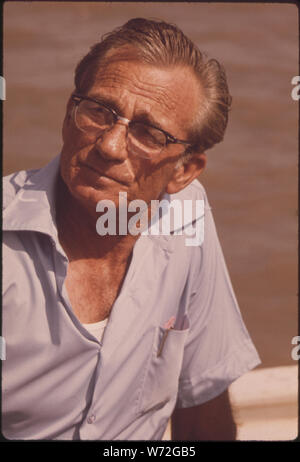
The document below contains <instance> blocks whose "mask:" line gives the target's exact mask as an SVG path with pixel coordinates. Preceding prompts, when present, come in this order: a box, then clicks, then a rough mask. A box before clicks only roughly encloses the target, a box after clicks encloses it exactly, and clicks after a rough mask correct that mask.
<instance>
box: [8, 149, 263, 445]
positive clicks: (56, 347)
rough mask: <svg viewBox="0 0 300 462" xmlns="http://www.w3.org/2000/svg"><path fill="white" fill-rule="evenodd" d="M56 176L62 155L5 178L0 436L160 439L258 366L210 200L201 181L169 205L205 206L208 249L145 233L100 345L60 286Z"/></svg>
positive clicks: (63, 260) (63, 261) (63, 268)
mask: <svg viewBox="0 0 300 462" xmlns="http://www.w3.org/2000/svg"><path fill="white" fill-rule="evenodd" d="M58 167H59V156H58V157H56V158H55V159H54V160H53V161H52V162H50V164H48V165H47V166H46V167H44V168H42V169H39V170H34V171H26V172H25V171H22V172H18V173H15V174H13V175H10V176H9V177H6V178H5V179H4V207H5V211H4V214H3V230H4V232H3V240H4V247H3V291H4V293H3V318H2V319H3V329H2V336H4V338H5V342H6V360H4V361H3V362H2V378H3V384H2V414H3V415H2V432H3V434H4V436H5V437H7V438H9V439H75V440H77V439H81V440H160V439H161V438H162V437H163V434H164V432H165V429H166V426H167V423H168V420H169V418H170V415H171V414H172V412H173V410H174V408H175V406H177V407H190V406H196V405H198V404H201V403H204V402H205V401H208V400H210V399H212V398H214V397H216V396H217V395H219V394H220V393H222V392H223V391H224V390H225V389H226V388H227V387H228V386H229V385H230V383H231V382H232V381H234V380H235V379H236V378H238V377H239V376H240V375H242V374H243V373H245V372H246V371H248V370H249V369H252V368H254V367H255V366H256V365H258V364H259V363H260V360H259V357H258V354H257V352H256V349H255V347H254V346H253V344H252V341H251V339H250V337H249V334H248V332H247V329H246V327H245V325H244V323H243V320H242V317H241V314H240V311H239V308H238V305H237V302H236V299H235V296H234V293H233V290H232V286H231V283H230V280H229V276H228V272H227V269H226V266H225V263H224V259H223V255H222V250H221V248H220V244H219V241H218V237H217V234H216V230H215V226H214V222H213V218H212V214H211V210H210V207H209V205H208V202H207V198H206V194H205V191H204V189H203V187H202V186H201V185H200V183H199V182H198V181H197V180H196V181H194V182H193V183H192V184H191V185H189V186H188V187H187V188H185V189H184V190H183V191H181V192H180V193H178V194H175V195H173V196H172V197H174V198H176V199H178V198H179V199H180V200H184V199H194V200H196V199H203V200H204V201H205V207H204V210H205V216H204V242H203V243H202V244H201V245H199V246H197V247H195V246H192V247H188V246H186V245H185V239H184V236H183V235H182V236H181V235H169V236H152V235H148V236H146V235H145V236H141V237H140V238H139V239H138V240H137V242H136V244H135V246H134V249H133V257H132V261H131V264H130V267H129V269H128V272H127V274H126V278H125V281H124V284H123V286H122V289H121V291H120V294H119V296H118V298H117V299H116V301H115V303H114V305H113V308H112V311H111V314H110V316H109V320H108V323H107V326H106V328H105V331H104V336H103V339H102V342H99V341H98V340H97V339H96V338H95V337H94V336H93V335H92V334H91V333H89V332H88V331H87V330H86V329H85V327H84V326H83V325H82V324H81V323H80V321H79V320H78V319H77V317H76V316H75V315H74V313H73V310H72V306H71V304H70V301H69V298H68V295H67V292H66V288H65V285H64V281H65V277H66V272H67V267H68V259H67V257H66V255H65V252H64V251H63V249H62V247H61V245H60V243H59V241H58V237H57V229H56V224H55V210H54V192H55V179H56V176H57V173H58ZM62 200H63V198H62ZM172 316H174V317H175V318H176V322H175V326H174V329H171V330H170V331H169V333H168V336H167V338H166V341H165V343H164V347H163V350H162V353H161V355H160V356H157V352H158V350H159V348H160V346H161V342H162V338H163V335H164V332H165V328H164V327H163V326H164V325H165V323H166V322H167V321H168V320H169V319H170V318H171V317H172Z"/></svg>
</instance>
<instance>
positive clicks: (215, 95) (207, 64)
mask: <svg viewBox="0 0 300 462" xmlns="http://www.w3.org/2000/svg"><path fill="white" fill-rule="evenodd" d="M124 46H131V47H133V48H134V50H135V51H136V53H137V58H138V59H139V60H141V61H142V62H145V63H148V64H152V65H156V66H172V65H186V66H189V67H190V68H191V69H192V70H193V71H194V73H195V75H196V77H197V79H198V81H199V84H200V85H201V88H202V90H203V94H204V99H203V98H201V102H199V110H198V114H197V116H196V118H195V120H193V121H192V124H191V127H190V135H191V140H192V144H193V148H192V149H191V150H188V151H187V152H186V153H185V159H186V160H187V159H188V157H189V154H190V153H191V152H194V151H197V152H203V151H205V150H207V149H209V148H211V147H213V146H214V145H215V144H216V143H219V142H220V141H222V140H223V137H224V133H225V129H226V127H227V122H228V112H229V110H230V106H231V101H232V98H231V96H230V94H229V90H228V85H227V80H226V74H225V70H224V68H223V67H222V65H221V64H220V63H219V62H218V61H217V60H216V59H209V58H208V57H207V56H206V55H205V54H204V53H202V52H201V51H200V50H199V48H198V47H197V46H196V45H195V44H194V43H193V42H192V41H191V40H190V39H189V38H188V37H186V36H185V35H184V34H183V32H182V31H181V30H180V29H179V28H178V27H177V26H176V25H174V24H169V23H166V22H164V21H160V20H150V19H144V18H135V19H131V20H130V21H128V22H127V23H126V24H124V25H123V26H121V27H119V28H117V29H115V30H113V31H112V32H110V33H108V34H105V35H104V36H103V37H102V39H101V41H100V42H99V43H96V44H95V45H93V46H92V47H91V49H90V51H89V53H88V54H87V55H86V56H84V57H83V58H82V60H81V61H80V62H79V63H78V65H77V67H76V70H75V87H76V91H77V92H78V93H82V94H84V93H85V92H86V91H88V89H89V87H90V86H91V83H92V81H93V79H94V78H95V76H96V73H97V70H98V69H99V67H100V66H101V64H102V63H103V60H104V59H105V57H106V56H107V54H108V53H109V52H110V51H113V50H117V49H120V48H121V47H124Z"/></svg>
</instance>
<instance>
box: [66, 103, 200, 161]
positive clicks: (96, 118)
mask: <svg viewBox="0 0 300 462" xmlns="http://www.w3.org/2000/svg"><path fill="white" fill-rule="evenodd" d="M72 100H73V101H74V103H75V108H74V121H75V124H76V126H77V128H78V129H79V130H81V131H83V132H85V133H87V134H88V135H89V136H91V137H92V138H93V139H95V140H97V139H98V138H100V137H101V136H102V135H103V134H104V133H106V132H107V131H109V130H111V129H112V127H113V126H114V125H115V124H116V123H117V122H119V121H121V122H123V124H125V125H126V127H127V132H126V136H127V148H128V149H129V151H130V152H132V153H133V154H136V155H140V156H142V157H147V158H149V157H151V156H155V155H158V154H160V153H161V151H162V150H163V149H164V148H165V147H166V146H168V145H169V144H183V145H184V146H187V147H191V146H192V145H191V144H190V143H189V142H187V141H183V140H179V139H177V138H175V137H174V136H172V135H170V134H169V133H167V132H166V131H164V130H162V129H160V128H157V127H155V126H153V125H151V124H146V123H143V122H138V121H133V120H129V119H126V118H125V117H121V116H120V115H119V114H117V112H116V111H115V110H114V109H112V108H110V107H108V106H105V105H104V104H103V103H100V102H99V101H96V100H95V99H93V98H89V97H87V96H80V95H77V94H73V95H72Z"/></svg>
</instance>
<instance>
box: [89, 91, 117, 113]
mask: <svg viewBox="0 0 300 462" xmlns="http://www.w3.org/2000/svg"><path fill="white" fill-rule="evenodd" d="M88 97H89V98H92V99H93V100H95V101H97V102H98V103H100V104H104V105H105V106H108V107H110V108H111V109H114V111H116V112H117V113H118V114H120V115H122V109H121V106H120V105H119V104H118V102H117V101H115V100H114V99H113V98H110V97H109V96H102V95H99V94H94V95H93V94H92V95H88Z"/></svg>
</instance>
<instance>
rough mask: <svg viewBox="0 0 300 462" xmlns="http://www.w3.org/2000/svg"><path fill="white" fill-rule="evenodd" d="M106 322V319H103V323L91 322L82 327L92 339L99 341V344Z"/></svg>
mask: <svg viewBox="0 0 300 462" xmlns="http://www.w3.org/2000/svg"><path fill="white" fill-rule="evenodd" d="M107 322H108V318H106V319H103V321H98V322H91V323H88V324H82V325H83V327H85V328H86V330H88V331H89V333H90V334H92V335H93V336H94V337H96V339H97V340H99V342H101V340H102V337H103V334H104V329H105V327H106V324H107Z"/></svg>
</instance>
